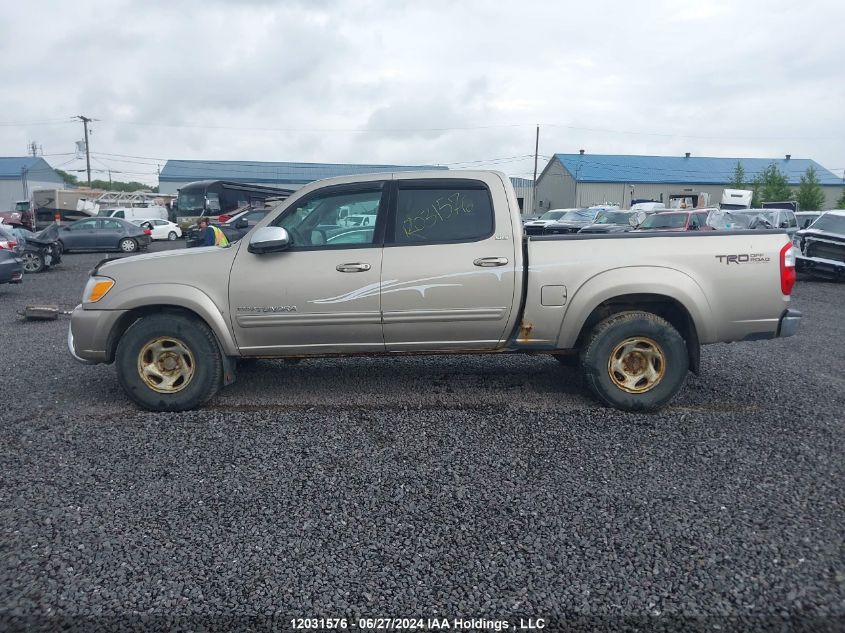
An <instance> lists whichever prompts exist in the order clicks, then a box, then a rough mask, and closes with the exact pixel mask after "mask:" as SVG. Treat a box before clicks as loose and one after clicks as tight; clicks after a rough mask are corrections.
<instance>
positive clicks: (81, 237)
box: [59, 218, 152, 253]
mask: <svg viewBox="0 0 845 633" xmlns="http://www.w3.org/2000/svg"><path fill="white" fill-rule="evenodd" d="M151 233H152V231H150V229H142V228H141V227H139V226H135V225H134V224H132V223H131V222H127V221H126V220H119V219H117V218H87V219H85V220H79V221H77V222H74V223H73V224H69V225H68V226H63V227H61V229H59V241H60V242H61V245H62V249H63V250H64V251H121V252H123V253H135V252H137V251H138V250H140V249H142V248H146V247H147V246H149V245H150V235H151Z"/></svg>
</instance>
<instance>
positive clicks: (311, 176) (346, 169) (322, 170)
mask: <svg viewBox="0 0 845 633" xmlns="http://www.w3.org/2000/svg"><path fill="white" fill-rule="evenodd" d="M422 169H426V170H428V169H448V167H440V166H436V165H358V164H339V163H270V162H254V161H240V160H223V161H213V160H168V161H167V163H165V165H164V169H162V170H161V175H160V176H159V180H163V181H169V182H173V181H179V182H182V181H189V182H193V181H195V180H234V181H237V182H263V183H279V184H299V183H302V184H304V183H308V182H312V181H314V180H321V179H323V178H331V177H333V176H351V175H354V174H368V173H374V172H390V171H416V170H422Z"/></svg>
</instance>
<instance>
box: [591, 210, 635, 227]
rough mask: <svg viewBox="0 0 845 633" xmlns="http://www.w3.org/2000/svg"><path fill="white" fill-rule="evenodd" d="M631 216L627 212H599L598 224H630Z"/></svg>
mask: <svg viewBox="0 0 845 633" xmlns="http://www.w3.org/2000/svg"><path fill="white" fill-rule="evenodd" d="M631 215H633V214H631V213H628V212H627V211H599V214H598V215H597V216H596V224H628V219H629V218H630V217H631Z"/></svg>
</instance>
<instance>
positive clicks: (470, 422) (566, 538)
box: [0, 244, 845, 630]
mask: <svg viewBox="0 0 845 633" xmlns="http://www.w3.org/2000/svg"><path fill="white" fill-rule="evenodd" d="M169 247H172V245H158V244H157V245H155V246H154V249H155V250H158V249H161V248H169ZM100 257H101V256H100V255H93V254H80V255H73V254H71V255H67V256H66V258H65V261H64V262H63V264H62V266H61V267H60V268H59V269H57V270H54V271H51V272H49V273H46V274H40V275H34V276H28V277H27V278H26V280H25V283H24V284H23V285H22V286H0V342H2V350H3V357H4V358H5V359H6V363H5V366H6V371H5V375H4V378H3V394H4V395H3V397H2V414H0V415H2V420H3V424H2V429H0V437H2V446H3V447H4V450H3V451H2V452H0V477H2V479H0V481H2V484H0V517H2V518H1V519H0V528H2V532H0V553H2V564H0V628H3V629H5V630H10V629H37V628H42V629H52V628H58V627H59V626H60V625H61V624H65V625H68V624H69V625H71V626H72V627H75V628H77V629H80V630H95V629H97V628H102V629H111V628H114V629H117V628H122V629H127V628H132V627H135V628H138V629H141V628H150V627H153V628H156V627H157V628H166V627H171V628H179V627H183V628H184V629H186V630H202V629H203V628H207V629H213V630H225V629H239V630H247V629H256V630H265V629H282V630H284V629H288V628H290V626H291V622H290V620H291V618H298V617H313V618H319V617H348V618H351V619H352V620H355V619H356V618H358V617H422V618H441V617H446V618H449V619H450V623H451V619H452V618H487V619H491V618H498V619H507V620H508V621H509V624H510V627H511V628H514V626H516V625H518V621H519V617H520V616H521V617H523V618H529V617H531V618H544V619H545V622H546V625H547V628H552V629H558V628H563V627H573V628H576V629H590V628H592V627H596V628H602V629H608V630H617V629H622V628H625V627H627V628H628V629H630V630H652V629H654V628H660V627H663V628H665V630H677V629H678V627H680V626H682V625H683V626H686V627H688V628H689V627H694V628H695V627H697V628H701V629H708V630H716V629H717V628H719V627H721V630H726V629H727V630H731V629H747V630H763V629H769V628H771V629H773V630H795V629H802V630H842V628H841V627H843V626H845V620H843V615H844V614H845V548H843V536H845V512H843V501H844V500H845V477H843V474H845V473H843V470H845V469H843V457H842V446H843V411H845V395H843V392H844V391H845V390H843V387H845V381H843V371H842V370H843V360H842V359H843V352H845V345H843V341H845V319H843V307H845V284H840V285H836V284H832V283H826V282H819V281H809V280H800V281H799V283H798V285H797V287H796V291H795V293H794V298H795V299H794V305H795V307H797V308H799V309H800V310H802V311H803V312H804V322H803V323H802V329H801V332H800V333H799V335H798V336H796V337H794V338H791V339H784V340H777V341H771V342H765V343H742V344H733V345H715V346H710V347H707V348H705V350H704V352H703V359H702V361H703V372H702V376H701V377H695V376H692V375H690V377H689V379H688V381H687V385H686V387H685V389H684V390H683V391H682V393H681V395H680V397H679V398H678V399H677V400H676V401H675V403H674V404H673V405H672V406H671V407H669V408H667V409H665V410H664V411H662V412H660V413H658V414H654V415H633V414H626V413H621V412H618V411H614V410H610V409H605V408H603V407H601V406H599V405H597V404H596V403H595V402H594V401H592V400H591V399H590V398H589V397H587V395H586V393H585V391H584V390H583V389H582V388H581V387H580V386H579V384H578V378H577V375H576V374H575V373H574V372H573V371H572V370H570V369H567V368H564V367H560V366H559V364H558V363H557V362H555V361H554V360H552V359H550V358H547V357H542V356H518V355H514V356H497V357H481V356H460V357H417V358H409V359H402V360H398V359H368V358H355V359H345V360H314V361H303V362H301V363H298V364H286V363H284V362H270V361H259V362H257V363H255V364H254V365H252V366H249V367H247V368H245V369H243V370H241V373H240V376H239V380H238V382H237V383H236V384H235V385H232V386H231V387H229V388H227V389H225V390H223V391H222V392H220V394H219V395H218V396H217V397H216V398H215V399H214V400H213V401H212V402H211V403H210V404H209V405H208V406H207V407H206V408H204V409H203V410H200V411H194V412H189V413H183V414H155V413H148V412H144V411H140V410H138V409H136V408H135V407H134V406H133V405H131V404H130V403H129V401H128V400H127V399H126V398H125V397H124V396H123V394H122V392H121V390H120V387H119V386H118V383H117V380H116V377H115V372H114V368H113V367H110V366H95V367H86V366H82V365H78V364H76V363H75V362H73V361H72V359H71V358H70V357H69V356H68V354H67V353H66V351H65V336H66V331H67V319H66V318H64V319H62V320H60V321H59V322H45V323H24V322H22V321H20V320H18V318H17V317H16V312H17V311H18V310H21V309H22V308H23V306H25V305H27V304H34V303H60V304H62V305H63V306H66V307H72V306H73V305H75V304H76V303H77V302H78V298H79V297H80V295H81V292H82V288H83V285H84V281H85V276H86V274H87V271H88V270H89V269H90V268H91V267H92V265H93V264H94V263H95V262H96V261H97V260H98V259H99V258H100ZM482 624H483V623H482ZM365 628H366V627H365ZM464 630H470V629H464ZM471 630H483V629H482V628H481V627H478V628H473V629H471ZM487 630H492V629H489V628H488V629H487Z"/></svg>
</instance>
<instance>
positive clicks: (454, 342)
mask: <svg viewBox="0 0 845 633" xmlns="http://www.w3.org/2000/svg"><path fill="white" fill-rule="evenodd" d="M392 198H393V202H392V204H391V216H390V219H389V222H388V227H387V238H386V240H387V241H386V243H385V249H384V260H383V263H382V274H381V304H382V319H383V321H384V341H385V346H386V349H387V350H388V351H405V350H407V351H414V350H419V351H425V350H443V349H467V350H484V349H492V348H495V347H497V346H498V345H499V344H500V343H501V342H502V340H503V339H504V338H505V337H506V336H507V334H506V332H505V330H506V326H507V324H508V322H509V317H510V312H511V306H512V304H513V302H514V288H515V274H514V271H515V251H514V248H515V247H516V246H517V245H515V244H514V241H513V239H512V233H513V229H512V227H511V226H510V225H508V226H502V227H498V228H497V227H496V216H495V213H494V205H493V197H492V194H491V190H490V187H489V184H488V183H486V182H484V181H481V180H473V179H466V180H463V179H451V178H450V179H425V180H422V179H420V180H415V179H402V178H400V179H398V180H396V181H395V185H394V190H393V195H392ZM504 209H507V203H505V204H504ZM501 217H502V222H503V223H504V221H506V220H507V219H508V217H509V216H508V215H507V214H506V213H505V214H504V215H502V216H501ZM497 233H498V235H497Z"/></svg>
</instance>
